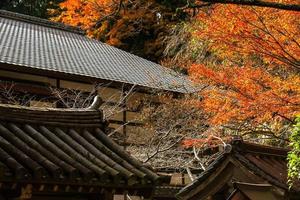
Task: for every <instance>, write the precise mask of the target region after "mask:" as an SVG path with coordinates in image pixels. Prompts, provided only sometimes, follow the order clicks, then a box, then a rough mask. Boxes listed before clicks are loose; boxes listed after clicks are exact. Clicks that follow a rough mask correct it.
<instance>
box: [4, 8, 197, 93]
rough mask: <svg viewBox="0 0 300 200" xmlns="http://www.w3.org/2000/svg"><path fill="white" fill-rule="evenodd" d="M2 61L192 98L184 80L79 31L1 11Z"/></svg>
mask: <svg viewBox="0 0 300 200" xmlns="http://www.w3.org/2000/svg"><path fill="white" fill-rule="evenodd" d="M0 38H1V39H0V62H2V63H8V64H13V65H19V66H24V67H29V68H35V69H40V70H47V71H54V72H59V73H66V74H71V75H80V76H85V77H91V78H96V79H104V80H109V81H117V82H122V83H128V84H134V85H139V86H145V87H149V88H158V89H163V90H169V91H176V92H182V93H189V92H192V91H193V90H194V87H193V86H192V84H191V82H190V81H189V80H188V79H187V78H186V77H184V76H181V75H178V74H177V73H175V72H174V71H172V70H170V69H167V68H164V67H162V66H161V65H158V64H156V63H153V62H150V61H148V60H145V59H143V58H140V57H138V56H135V55H133V54H130V53H128V52H125V51H122V50H120V49H117V48H115V47H112V46H109V45H107V44H104V43H101V42H99V41H96V40H94V39H90V38H88V37H85V36H84V35H82V34H81V32H80V31H79V30H78V29H75V28H71V27H69V26H64V25H62V24H59V23H54V22H49V21H47V20H42V19H38V18H35V17H29V16H25V15H21V14H16V13H11V12H8V11H3V10H0Z"/></svg>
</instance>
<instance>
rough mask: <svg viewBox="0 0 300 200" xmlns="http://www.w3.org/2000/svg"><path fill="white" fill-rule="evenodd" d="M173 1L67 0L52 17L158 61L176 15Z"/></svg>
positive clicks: (53, 12) (175, 20) (179, 0)
mask: <svg viewBox="0 0 300 200" xmlns="http://www.w3.org/2000/svg"><path fill="white" fill-rule="evenodd" d="M180 2H182V0H178V1H173V3H172V4H170V1H155V0H150V1H144V0H135V1H128V0H123V1H113V0H96V1H91V0H90V1H86V0H66V1H64V2H63V3H61V4H60V8H61V9H60V10H52V14H54V15H55V14H56V15H57V16H56V17H53V18H52V19H53V20H55V21H60V22H63V23H66V24H70V25H73V26H80V27H81V28H83V29H84V30H86V31H87V34H88V35H89V36H90V37H93V38H96V39H99V40H101V41H103V42H106V43H108V44H110V45H114V46H116V47H119V48H121V49H124V50H126V51H129V52H131V53H134V54H136V55H139V56H142V57H144V58H147V59H150V60H153V61H158V60H159V59H160V57H161V56H162V52H163V50H164V37H165V36H166V35H167V34H168V32H169V28H170V26H172V24H174V23H176V22H177V21H178V20H180V19H181V17H183V16H181V17H179V18H178V16H175V13H176V9H175V7H174V5H176V4H177V5H180V4H181V3H180Z"/></svg>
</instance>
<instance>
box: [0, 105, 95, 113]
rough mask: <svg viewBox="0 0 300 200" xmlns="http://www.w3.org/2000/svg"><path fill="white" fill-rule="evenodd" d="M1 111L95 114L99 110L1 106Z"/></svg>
mask: <svg viewBox="0 0 300 200" xmlns="http://www.w3.org/2000/svg"><path fill="white" fill-rule="evenodd" d="M0 109H15V110H24V111H28V112H30V111H39V112H49V111H55V112H86V111H88V112H91V111H92V112H95V111H97V110H94V109H90V108H51V107H29V106H21V105H14V104H0Z"/></svg>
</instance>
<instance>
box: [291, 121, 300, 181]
mask: <svg viewBox="0 0 300 200" xmlns="http://www.w3.org/2000/svg"><path fill="white" fill-rule="evenodd" d="M295 121H296V124H295V125H294V129H293V133H292V135H291V136H290V147H291V151H290V152H289V154H288V162H289V164H288V182H289V184H290V186H291V185H292V184H293V181H295V180H297V179H300V116H298V118H297V119H296V120H295Z"/></svg>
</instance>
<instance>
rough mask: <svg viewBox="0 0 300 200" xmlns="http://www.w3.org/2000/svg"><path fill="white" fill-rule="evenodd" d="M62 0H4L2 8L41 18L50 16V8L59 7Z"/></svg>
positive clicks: (0, 6) (1, 4) (0, 5)
mask: <svg viewBox="0 0 300 200" xmlns="http://www.w3.org/2000/svg"><path fill="white" fill-rule="evenodd" d="M60 2H62V0H3V1H1V2H0V8H1V9H4V10H9V11H13V12H17V13H22V14H26V15H32V16H35V17H40V18H48V17H49V15H48V9H57V8H58V3H60Z"/></svg>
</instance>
